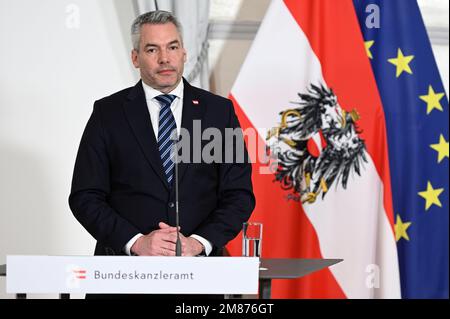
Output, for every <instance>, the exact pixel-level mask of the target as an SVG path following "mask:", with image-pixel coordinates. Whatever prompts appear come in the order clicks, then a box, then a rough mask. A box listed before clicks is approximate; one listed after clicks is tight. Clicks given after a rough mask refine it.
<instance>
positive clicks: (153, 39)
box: [131, 23, 186, 93]
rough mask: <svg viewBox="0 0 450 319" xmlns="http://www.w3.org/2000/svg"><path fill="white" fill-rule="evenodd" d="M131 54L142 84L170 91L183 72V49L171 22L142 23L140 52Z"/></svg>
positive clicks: (184, 57)
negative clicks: (138, 70)
mask: <svg viewBox="0 0 450 319" xmlns="http://www.w3.org/2000/svg"><path fill="white" fill-rule="evenodd" d="M131 58H132V60H133V64H134V66H135V67H136V68H139V69H140V72H141V78H142V80H143V81H144V82H145V84H147V85H149V86H151V87H152V88H154V89H156V90H158V91H161V92H163V93H169V92H170V91H172V90H173V89H175V87H176V86H177V85H178V83H179V82H180V81H181V77H182V76H183V70H184V63H185V62H186V50H185V49H184V48H183V46H182V43H181V37H180V34H179V33H178V30H177V28H176V27H175V25H174V24H173V23H166V24H144V25H143V26H142V27H141V39H140V43H139V52H137V51H136V50H133V51H132V52H131Z"/></svg>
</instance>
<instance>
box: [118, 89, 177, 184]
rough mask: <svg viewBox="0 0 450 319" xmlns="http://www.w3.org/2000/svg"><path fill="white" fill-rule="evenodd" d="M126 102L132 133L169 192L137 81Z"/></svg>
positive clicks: (143, 96)
mask: <svg viewBox="0 0 450 319" xmlns="http://www.w3.org/2000/svg"><path fill="white" fill-rule="evenodd" d="M127 98H128V100H127V101H126V102H125V103H124V105H123V106H124V107H123V108H124V112H125V116H126V118H127V120H128V122H129V123H130V126H131V128H132V130H133V133H134V135H135V137H136V139H137V140H138V142H139V144H140V146H141V149H142V151H143V153H144V154H145V157H146V158H147V160H148V162H149V163H150V165H151V166H152V168H153V170H154V171H155V173H156V174H157V175H158V176H159V178H160V179H161V181H162V182H163V184H164V186H165V187H166V188H167V189H168V190H169V184H168V183H167V178H166V176H165V175H164V172H163V169H162V163H161V158H160V156H159V151H158V146H157V141H156V137H155V133H154V131H153V127H152V123H151V119H150V113H149V111H148V107H147V101H146V100H145V93H144V88H143V87H142V82H141V81H139V82H138V83H137V84H136V86H135V87H134V88H132V89H131V91H130V94H129V95H128V97H127Z"/></svg>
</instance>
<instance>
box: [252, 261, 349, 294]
mask: <svg viewBox="0 0 450 319" xmlns="http://www.w3.org/2000/svg"><path fill="white" fill-rule="evenodd" d="M341 261H342V259H302V258H288V259H287V258H286V259H283V258H261V266H260V270H259V298H261V299H270V297H271V289H272V279H296V278H301V277H304V276H306V275H309V274H311V273H313V272H316V271H319V270H322V269H325V268H328V267H330V266H333V265H335V264H337V263H340V262H341Z"/></svg>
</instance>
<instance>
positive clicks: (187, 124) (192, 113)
mask: <svg viewBox="0 0 450 319" xmlns="http://www.w3.org/2000/svg"><path fill="white" fill-rule="evenodd" d="M183 81H184V93H183V115H182V119H181V127H182V128H184V129H186V130H187V131H188V132H189V136H190V139H191V140H190V155H191V156H190V160H191V161H192V160H193V158H194V154H193V139H194V132H193V121H194V120H202V118H203V115H204V113H205V111H206V105H205V103H204V101H201V100H200V99H199V97H198V96H197V95H196V94H195V91H194V89H193V88H192V86H191V85H190V84H189V83H188V82H187V81H186V80H184V79H183ZM202 102H203V103H202ZM189 166H190V165H189V163H180V164H179V166H178V169H179V177H178V181H179V182H181V180H182V179H183V176H184V174H185V173H186V170H187V169H188V168H189Z"/></svg>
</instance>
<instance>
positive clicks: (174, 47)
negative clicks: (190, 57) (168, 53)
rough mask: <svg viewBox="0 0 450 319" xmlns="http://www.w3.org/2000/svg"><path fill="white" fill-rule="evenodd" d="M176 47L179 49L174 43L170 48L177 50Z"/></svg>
mask: <svg viewBox="0 0 450 319" xmlns="http://www.w3.org/2000/svg"><path fill="white" fill-rule="evenodd" d="M176 49H178V46H177V45H173V46H171V47H170V50H176Z"/></svg>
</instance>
